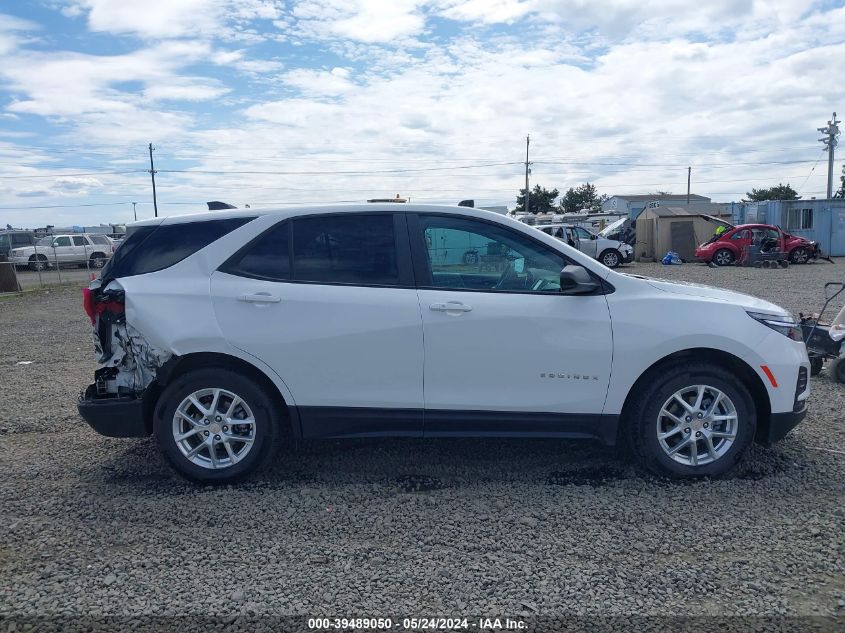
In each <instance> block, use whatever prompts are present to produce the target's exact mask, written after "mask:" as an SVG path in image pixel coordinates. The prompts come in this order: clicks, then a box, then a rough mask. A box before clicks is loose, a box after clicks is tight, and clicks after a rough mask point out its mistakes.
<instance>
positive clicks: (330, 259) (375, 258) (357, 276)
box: [292, 213, 399, 286]
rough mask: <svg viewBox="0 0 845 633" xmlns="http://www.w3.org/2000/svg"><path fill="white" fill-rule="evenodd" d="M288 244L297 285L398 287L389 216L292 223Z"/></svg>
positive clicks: (334, 217)
mask: <svg viewBox="0 0 845 633" xmlns="http://www.w3.org/2000/svg"><path fill="white" fill-rule="evenodd" d="M292 243H293V270H292V279H294V280H295V281H310V282H322V283H340V284H358V285H374V286H395V285H398V284H399V270H398V266H397V257H396V237H395V233H394V228H393V215H392V214H390V213H382V214H371V215H359V214H343V215H321V216H314V217H307V218H298V219H295V220H294V221H293V238H292Z"/></svg>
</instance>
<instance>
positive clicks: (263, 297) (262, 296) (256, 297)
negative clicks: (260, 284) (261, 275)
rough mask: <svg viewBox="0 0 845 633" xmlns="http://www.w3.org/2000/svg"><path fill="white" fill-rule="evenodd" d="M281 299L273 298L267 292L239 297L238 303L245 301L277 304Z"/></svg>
mask: <svg viewBox="0 0 845 633" xmlns="http://www.w3.org/2000/svg"><path fill="white" fill-rule="evenodd" d="M281 300H282V298H281V297H275V296H273V295H271V294H270V293H269V292H256V293H255V294H251V295H241V296H240V297H238V301H246V302H247V303H279V302H280V301H281Z"/></svg>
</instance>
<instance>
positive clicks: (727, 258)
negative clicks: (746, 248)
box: [713, 248, 736, 266]
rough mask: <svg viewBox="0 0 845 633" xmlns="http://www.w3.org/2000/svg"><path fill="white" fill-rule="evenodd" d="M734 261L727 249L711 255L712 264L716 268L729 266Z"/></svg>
mask: <svg viewBox="0 0 845 633" xmlns="http://www.w3.org/2000/svg"><path fill="white" fill-rule="evenodd" d="M735 259H736V257H734V254H733V253H732V252H731V251H730V249H727V248H720V249H719V250H718V251H716V252H715V253H713V263H714V264H716V265H717V266H730V265H731V264H733V263H734V260H735Z"/></svg>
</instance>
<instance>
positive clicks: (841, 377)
mask: <svg viewBox="0 0 845 633" xmlns="http://www.w3.org/2000/svg"><path fill="white" fill-rule="evenodd" d="M831 371H832V372H833V377H834V378H836V382H841V383H843V384H845V361H843V359H841V358H837V359H836V360H835V361H833V367H832V368H831Z"/></svg>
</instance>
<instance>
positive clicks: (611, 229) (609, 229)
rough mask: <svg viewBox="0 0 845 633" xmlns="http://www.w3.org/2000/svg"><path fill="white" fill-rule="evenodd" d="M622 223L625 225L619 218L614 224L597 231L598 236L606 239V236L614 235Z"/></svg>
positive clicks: (622, 219) (623, 220) (623, 219)
mask: <svg viewBox="0 0 845 633" xmlns="http://www.w3.org/2000/svg"><path fill="white" fill-rule="evenodd" d="M624 223H625V218H619V219H618V220H616V221H615V222H611V223H610V224H608V225H607V226H606V227H604V228H603V229H602V230H601V231H599V235H601V236H602V237H607V236H608V235H611V234H613V233H615V232H616V231H618V230H619V229H620V228H621V227H622V225H623V224H624Z"/></svg>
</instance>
